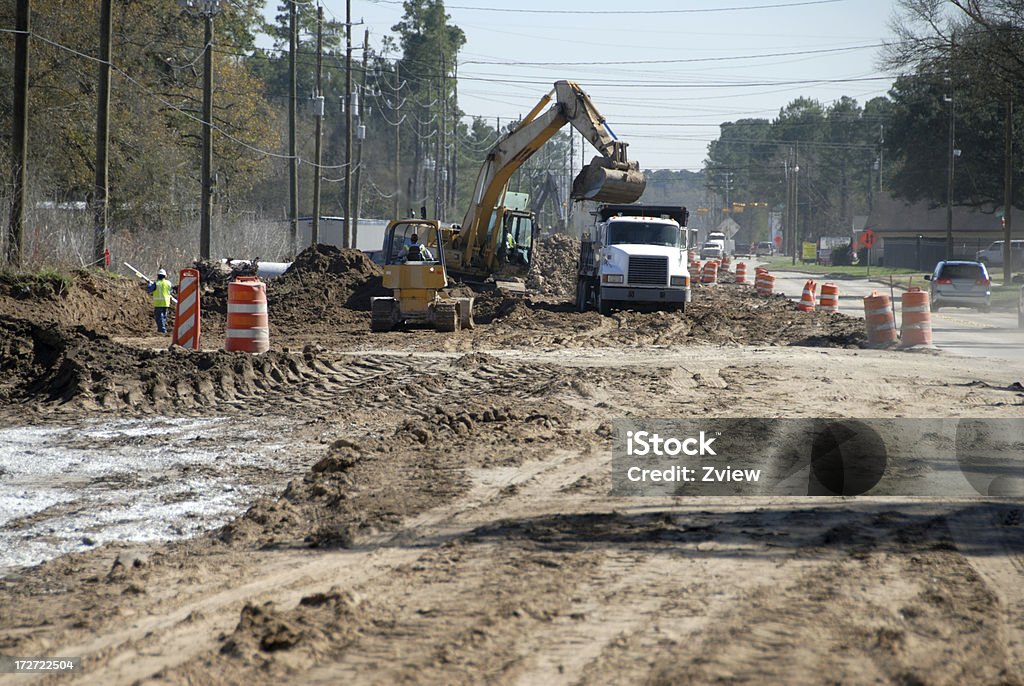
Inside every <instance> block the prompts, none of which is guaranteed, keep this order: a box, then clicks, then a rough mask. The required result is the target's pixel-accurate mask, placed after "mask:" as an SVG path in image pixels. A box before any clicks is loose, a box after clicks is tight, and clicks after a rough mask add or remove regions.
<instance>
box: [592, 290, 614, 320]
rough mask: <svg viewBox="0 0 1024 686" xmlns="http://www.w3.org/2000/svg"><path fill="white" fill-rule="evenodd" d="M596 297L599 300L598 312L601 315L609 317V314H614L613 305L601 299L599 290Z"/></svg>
mask: <svg viewBox="0 0 1024 686" xmlns="http://www.w3.org/2000/svg"><path fill="white" fill-rule="evenodd" d="M594 297H595V299H596V300H597V311H598V312H600V313H601V315H603V316H608V315H609V314H611V313H612V308H611V305H610V304H609V303H608V301H607V300H605V299H604V298H602V297H601V291H600V290H598V292H597V295H596V296H594Z"/></svg>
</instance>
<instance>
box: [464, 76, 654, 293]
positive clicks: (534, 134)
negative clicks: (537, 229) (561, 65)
mask: <svg viewBox="0 0 1024 686" xmlns="http://www.w3.org/2000/svg"><path fill="white" fill-rule="evenodd" d="M552 101H554V102H553V104H552ZM549 104H550V105H551V106H550V107H548V105H549ZM545 108H548V109H547V110H546V111H545ZM566 124H572V126H573V128H575V129H576V130H577V131H579V132H580V133H582V134H583V136H584V137H585V138H586V139H587V140H588V141H590V143H591V144H592V145H593V146H594V147H595V148H596V149H597V151H598V152H599V153H600V155H598V156H596V157H594V159H593V160H591V162H590V164H588V165H586V166H585V167H584V168H583V169H582V170H581V171H580V173H579V174H578V175H577V176H576V178H575V179H574V181H573V185H572V192H571V198H572V199H573V200H592V201H594V202H603V203H629V202H634V201H636V200H638V199H639V198H640V196H641V195H643V192H644V187H645V186H646V183H647V181H646V179H645V178H644V175H643V173H642V172H641V171H640V168H639V165H638V164H637V163H636V162H630V161H629V160H628V159H627V158H626V147H627V145H628V144H627V143H625V142H623V141H620V140H619V139H618V138H616V136H615V134H614V133H613V132H612V130H611V128H609V126H608V123H607V122H606V121H605V119H604V117H603V116H601V113H600V112H598V110H597V108H596V107H595V106H594V103H593V102H592V101H591V100H590V96H588V95H587V94H586V93H584V92H583V90H582V89H581V88H580V87H579V85H578V84H576V83H575V82H573V81H556V82H555V87H554V88H553V89H552V90H551V92H550V93H548V94H547V95H545V96H544V97H543V98H541V100H540V102H538V103H537V105H536V106H535V107H534V108H533V109H532V110H530V113H529V114H527V115H526V116H525V117H523V119H522V121H520V122H519V123H518V124H517V125H516V126H515V128H513V129H512V130H510V131H509V132H508V133H507V134H506V135H505V136H504V137H503V138H502V139H501V140H499V141H498V142H497V144H495V146H494V147H493V148H492V149H491V151H490V152H489V153H488V155H487V159H486V160H485V161H484V164H483V166H482V167H481V168H480V173H479V175H478V176H477V180H476V185H475V186H474V191H473V199H472V201H471V202H470V206H469V210H468V211H467V212H466V216H465V218H463V220H462V224H461V225H459V226H458V227H455V228H454V229H452V230H445V236H444V243H445V247H446V248H447V250H448V255H449V260H448V270H449V272H451V273H452V274H454V275H456V276H458V277H460V278H462V279H464V280H467V281H484V280H486V279H488V278H495V279H496V280H498V279H501V278H502V277H504V278H509V277H512V278H514V277H516V276H523V275H525V274H526V273H527V272H528V271H529V268H530V262H531V258H532V254H531V253H532V246H533V231H534V229H533V213H532V212H529V211H523V210H513V209H509V208H506V207H504V195H505V192H506V190H507V188H508V182H509V179H510V178H511V177H512V174H513V173H514V172H515V171H516V170H517V169H519V167H521V166H522V165H523V163H524V162H526V160H527V159H529V158H530V157H531V156H532V155H533V154H534V153H535V152H537V151H538V150H539V149H540V148H541V146H543V145H544V144H545V143H546V142H548V141H549V140H550V139H551V138H552V137H553V136H554V135H555V134H556V133H558V131H559V129H561V128H562V127H563V126H565V125H566Z"/></svg>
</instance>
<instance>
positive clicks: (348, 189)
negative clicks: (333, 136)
mask: <svg viewBox="0 0 1024 686" xmlns="http://www.w3.org/2000/svg"><path fill="white" fill-rule="evenodd" d="M351 228H352V0H345V234H344V237H343V238H342V243H344V245H343V246H342V247H345V248H351V247H352V231H351Z"/></svg>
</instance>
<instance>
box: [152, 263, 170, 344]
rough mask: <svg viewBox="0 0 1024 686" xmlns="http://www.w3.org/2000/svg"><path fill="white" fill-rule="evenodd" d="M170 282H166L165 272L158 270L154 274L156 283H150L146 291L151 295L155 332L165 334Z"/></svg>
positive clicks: (168, 309)
mask: <svg viewBox="0 0 1024 686" xmlns="http://www.w3.org/2000/svg"><path fill="white" fill-rule="evenodd" d="M171 290H173V287H172V286H171V282H170V281H168V280H167V271H166V270H164V269H160V270H159V271H157V273H156V281H150V282H149V285H148V286H146V291H147V292H148V293H152V294H153V319H154V320H156V330H157V331H159V332H160V333H167V312H168V311H170V309H171Z"/></svg>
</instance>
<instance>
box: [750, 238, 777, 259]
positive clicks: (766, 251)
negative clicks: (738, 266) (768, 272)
mask: <svg viewBox="0 0 1024 686" xmlns="http://www.w3.org/2000/svg"><path fill="white" fill-rule="evenodd" d="M754 254H755V255H757V256H758V257H761V256H764V255H767V256H768V257H771V256H772V255H774V254H775V244H774V243H772V242H771V241H761V242H760V243H758V244H757V247H756V248H754Z"/></svg>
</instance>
